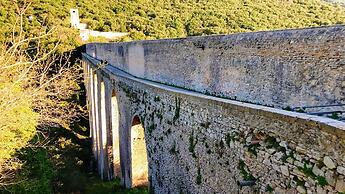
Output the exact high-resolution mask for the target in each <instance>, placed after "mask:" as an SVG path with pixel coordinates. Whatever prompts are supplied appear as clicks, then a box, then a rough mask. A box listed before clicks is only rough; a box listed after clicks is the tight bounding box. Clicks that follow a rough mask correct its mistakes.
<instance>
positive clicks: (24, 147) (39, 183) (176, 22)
mask: <svg viewBox="0 0 345 194" xmlns="http://www.w3.org/2000/svg"><path fill="white" fill-rule="evenodd" d="M27 2H30V3H29V4H30V6H28V7H27V6H26V5H28V3H27ZM23 8H27V9H26V10H23ZM70 8H78V9H79V12H80V17H81V22H84V23H87V24H88V25H89V28H91V29H94V30H100V31H119V32H129V36H128V37H125V38H124V39H122V41H127V40H138V39H158V38H175V37H186V36H195V35H210V34H228V33H236V32H249V31H259V30H272V29H285V28H300V27H311V26H321V25H331V24H344V23H345V8H344V7H341V6H339V5H334V4H329V3H325V2H323V1H320V0H294V1H292V0H265V1H256V0H217V1H216V0H214V1H209V0H154V1H152V0H116V1H113V0H93V1H89V0H70V1H67V0H30V1H25V0H0V43H1V45H2V46H0V186H1V184H2V183H6V181H8V180H9V179H12V178H13V176H14V174H13V173H15V172H16V176H15V177H14V180H15V181H17V182H16V183H17V184H15V185H14V186H8V185H7V187H6V189H8V190H9V191H11V192H16V193H52V192H55V193H71V192H83V193H88V192H89V193H92V192H93V191H100V190H101V189H105V190H103V192H104V193H107V192H111V191H112V190H113V189H114V187H118V182H111V183H103V182H101V181H100V180H99V179H97V178H96V177H94V176H93V175H92V174H91V175H90V174H89V173H90V170H91V169H90V165H89V163H90V162H91V161H92V158H90V156H91V152H90V150H89V142H88V140H87V138H86V136H87V134H83V135H81V136H84V137H83V138H82V140H78V139H76V138H75V137H74V138H72V137H73V135H75V134H76V132H75V131H74V132H73V131H71V130H67V131H68V132H66V128H72V129H74V130H75V129H76V128H75V127H74V128H73V127H70V125H71V126H72V125H74V126H79V125H78V124H76V123H73V121H75V120H78V119H76V118H77V117H78V116H80V114H79V113H78V111H77V109H80V108H81V106H82V105H83V103H84V102H82V100H81V99H80V98H79V92H78V90H79V89H80V85H78V82H77V81H78V79H79V78H80V77H78V76H80V75H79V69H78V66H75V65H73V63H74V61H72V60H71V58H69V57H68V56H69V51H72V50H74V49H75V48H76V47H78V46H80V45H81V44H83V42H82V41H81V40H80V38H79V37H78V31H77V30H75V29H72V28H70V15H69V9H70ZM37 37H41V38H38V39H37ZM23 40H25V41H23ZM21 41H23V42H21ZM17 43H20V44H19V45H18V46H16V44H17ZM14 45H15V47H13V46H14ZM11 49H12V50H11ZM72 58H73V57H72ZM37 59H39V61H37V62H35V61H36V60H37ZM14 64H16V65H14ZM18 64H19V65H18ZM11 65H14V66H11ZM8 66H10V68H8ZM61 70H62V71H61ZM57 75H58V76H57ZM46 82H48V83H49V84H45V83H46ZM85 126H87V122H86V124H85V123H84V126H83V127H80V126H79V127H77V129H84V133H85ZM37 128H38V129H39V131H37V130H36V129H37ZM81 136H80V135H79V136H78V137H81ZM86 156H88V157H86ZM19 161H24V162H25V164H24V163H21V162H19ZM15 169H20V170H19V171H14V170H15ZM90 181H93V183H94V184H89V182H90ZM11 183H13V182H11ZM4 192H5V191H4ZM120 192H125V191H120ZM131 192H132V191H131ZM133 192H134V193H135V192H136V191H133Z"/></svg>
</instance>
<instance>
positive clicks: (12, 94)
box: [0, 74, 38, 165]
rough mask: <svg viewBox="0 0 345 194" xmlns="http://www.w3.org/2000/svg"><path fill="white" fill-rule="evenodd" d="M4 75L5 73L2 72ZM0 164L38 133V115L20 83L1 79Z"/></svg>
mask: <svg viewBox="0 0 345 194" xmlns="http://www.w3.org/2000/svg"><path fill="white" fill-rule="evenodd" d="M1 75H3V76H4V74H1ZM0 113H1V114H0V165H2V164H3V163H4V162H5V161H6V160H7V159H9V158H11V157H12V156H13V154H14V153H15V151H16V150H19V149H20V148H23V147H24V146H26V144H27V143H28V141H29V140H30V139H31V138H32V137H33V136H34V135H35V133H36V125H37V120H38V115H37V113H35V112H34V111H33V110H32V107H31V101H30V98H29V95H27V94H26V93H24V92H23V90H22V88H21V86H20V83H11V79H9V80H2V79H0Z"/></svg>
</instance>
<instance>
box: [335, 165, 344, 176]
mask: <svg viewBox="0 0 345 194" xmlns="http://www.w3.org/2000/svg"><path fill="white" fill-rule="evenodd" d="M337 172H338V173H339V174H342V175H345V168H344V167H342V166H338V167H337Z"/></svg>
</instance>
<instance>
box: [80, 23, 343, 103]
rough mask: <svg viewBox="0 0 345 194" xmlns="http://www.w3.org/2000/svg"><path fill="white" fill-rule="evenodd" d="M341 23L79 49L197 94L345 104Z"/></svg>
mask: <svg viewBox="0 0 345 194" xmlns="http://www.w3.org/2000/svg"><path fill="white" fill-rule="evenodd" d="M344 45H345V27H344V26H333V27H320V28H310V29H297V30H282V31H269V32H255V33H240V34H233V35H221V36H206V37H190V38H184V39H169V40H155V41H135V42H128V43H107V44H101V43H95V44H88V45H87V46H86V47H87V49H86V52H87V53H88V54H89V55H91V56H93V57H95V58H97V59H100V60H104V61H107V62H108V63H110V64H111V65H113V66H115V67H117V68H120V69H122V70H124V71H126V72H129V73H131V74H132V75H135V76H137V77H141V78H145V79H148V80H152V81H157V82H160V83H165V84H169V85H174V86H178V87H182V88H186V89H190V90H194V91H199V92H202V93H205V94H212V95H215V96H220V97H225V98H230V99H236V100H239V101H246V102H250V103H257V104H261V105H269V106H275V107H280V108H281V107H287V106H291V107H296V106H312V105H330V104H345V76H344V72H345V47H344Z"/></svg>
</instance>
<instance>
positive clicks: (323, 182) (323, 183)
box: [316, 176, 328, 186]
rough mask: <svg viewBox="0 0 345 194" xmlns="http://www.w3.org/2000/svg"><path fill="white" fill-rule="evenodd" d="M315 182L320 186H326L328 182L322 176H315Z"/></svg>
mask: <svg viewBox="0 0 345 194" xmlns="http://www.w3.org/2000/svg"><path fill="white" fill-rule="evenodd" d="M316 181H317V183H318V184H319V185H320V186H326V185H328V182H327V180H326V178H325V177H324V176H317V177H316Z"/></svg>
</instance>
